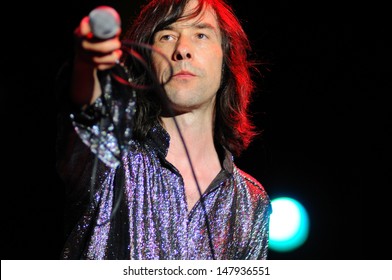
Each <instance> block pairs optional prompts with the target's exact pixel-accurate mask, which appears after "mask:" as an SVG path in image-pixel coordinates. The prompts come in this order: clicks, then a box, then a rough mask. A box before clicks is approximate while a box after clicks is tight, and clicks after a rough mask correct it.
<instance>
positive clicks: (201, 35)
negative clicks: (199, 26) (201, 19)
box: [196, 33, 208, 39]
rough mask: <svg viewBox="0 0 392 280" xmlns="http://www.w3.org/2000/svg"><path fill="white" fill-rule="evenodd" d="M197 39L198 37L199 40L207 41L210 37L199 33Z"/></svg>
mask: <svg viewBox="0 0 392 280" xmlns="http://www.w3.org/2000/svg"><path fill="white" fill-rule="evenodd" d="M196 37H197V38H198V39H207V38H208V36H207V35H206V34H204V33H198V34H197V35H196Z"/></svg>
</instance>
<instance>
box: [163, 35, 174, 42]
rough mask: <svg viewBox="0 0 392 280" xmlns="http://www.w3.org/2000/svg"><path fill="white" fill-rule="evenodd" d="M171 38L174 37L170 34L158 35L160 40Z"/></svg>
mask: <svg viewBox="0 0 392 280" xmlns="http://www.w3.org/2000/svg"><path fill="white" fill-rule="evenodd" d="M173 39H174V37H173V35H171V34H165V35H162V36H161V37H160V40H161V41H170V40H173Z"/></svg>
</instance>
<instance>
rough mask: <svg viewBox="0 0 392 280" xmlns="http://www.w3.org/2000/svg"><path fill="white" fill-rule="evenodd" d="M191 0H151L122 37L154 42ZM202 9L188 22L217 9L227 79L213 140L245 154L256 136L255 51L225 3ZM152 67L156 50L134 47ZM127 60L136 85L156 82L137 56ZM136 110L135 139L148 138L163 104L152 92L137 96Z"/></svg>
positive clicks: (212, 1) (205, 0) (210, 2)
mask: <svg viewBox="0 0 392 280" xmlns="http://www.w3.org/2000/svg"><path fill="white" fill-rule="evenodd" d="M189 1H190V0H152V1H149V2H148V3H147V4H146V5H144V6H143V7H142V10H141V13H140V14H139V15H138V17H136V18H135V20H134V21H133V24H132V25H131V27H130V28H129V29H128V31H127V32H126V33H125V34H124V37H123V38H122V39H123V41H124V45H125V46H126V45H127V44H126V43H127V42H134V43H140V44H144V45H145V44H152V43H153V37H154V34H155V33H156V32H158V31H160V30H162V29H163V28H165V27H166V26H168V25H170V24H172V23H174V22H176V21H177V20H179V19H181V18H182V17H183V12H184V10H185V7H186V5H187V3H188V2H189ZM198 2H199V3H198V6H197V8H196V9H195V10H194V12H193V13H191V14H190V15H187V17H189V18H194V17H197V16H198V15H199V14H200V13H201V12H202V11H203V10H204V8H205V7H206V6H209V7H212V9H213V10H214V11H215V13H216V15H217V19H218V24H219V26H220V29H221V33H222V49H223V70H222V71H223V75H222V81H221V86H220V89H219V91H218V93H217V99H216V100H217V101H216V108H215V109H216V111H215V122H214V129H215V131H214V137H215V141H216V142H217V143H220V144H221V145H223V146H224V147H225V148H227V149H228V150H229V151H231V152H232V153H233V154H234V155H237V156H238V155H240V154H241V152H242V151H243V150H245V149H246V148H247V147H248V145H249V144H250V142H251V141H252V139H253V138H254V136H255V135H256V134H257V132H256V130H255V126H254V125H253V123H252V121H251V118H250V114H249V104H250V101H251V94H252V92H253V91H254V88H255V83H254V81H253V80H252V75H251V71H252V70H253V69H255V67H254V66H255V64H254V63H253V62H252V61H250V59H249V52H250V51H251V47H250V44H249V40H248V37H247V35H246V34H245V32H244V30H243V28H242V26H241V24H240V21H239V19H238V18H237V17H236V16H235V14H234V12H233V9H232V8H231V6H229V5H228V4H227V3H226V2H225V0H198ZM135 49H136V50H137V52H139V53H141V54H142V55H143V57H145V58H146V62H147V64H149V65H150V64H151V61H150V58H151V50H149V49H146V48H137V47H136V48H135ZM123 62H124V64H125V66H126V67H128V68H129V72H130V73H132V76H133V79H134V82H137V83H139V84H149V83H151V82H152V81H151V78H149V75H148V71H146V69H145V68H143V67H141V66H140V64H139V63H137V62H136V61H135V58H134V57H133V56H132V55H129V54H128V55H127V52H125V55H124V57H123ZM137 98H138V100H137V112H136V115H135V119H134V120H135V123H134V136H135V137H137V138H139V139H143V138H145V137H146V135H147V133H148V131H149V129H150V128H151V127H152V126H153V125H154V124H156V122H157V121H159V115H160V113H161V112H162V107H161V102H159V98H158V97H157V95H156V94H154V92H153V91H146V92H142V93H141V94H138V96H137Z"/></svg>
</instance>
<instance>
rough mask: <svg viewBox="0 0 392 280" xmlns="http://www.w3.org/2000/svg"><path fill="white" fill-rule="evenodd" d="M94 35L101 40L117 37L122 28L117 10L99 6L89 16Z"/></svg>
mask: <svg viewBox="0 0 392 280" xmlns="http://www.w3.org/2000/svg"><path fill="white" fill-rule="evenodd" d="M89 18H90V21H89V23H90V27H91V31H92V33H93V35H94V36H95V37H96V38H99V39H103V40H105V39H109V38H111V37H113V36H114V35H116V33H117V31H118V29H119V28H120V27H121V19H120V16H119V14H118V13H117V11H116V10H115V9H113V8H112V7H109V6H104V5H103V6H98V7H97V8H95V9H94V10H92V11H91V12H90V14H89Z"/></svg>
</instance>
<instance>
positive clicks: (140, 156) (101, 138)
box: [58, 102, 271, 260]
mask: <svg viewBox="0 0 392 280" xmlns="http://www.w3.org/2000/svg"><path fill="white" fill-rule="evenodd" d="M97 104H98V105H99V102H98V103H97ZM101 130H102V127H100V126H98V125H89V126H86V125H81V124H80V123H77V122H75V121H74V122H73V130H72V129H71V130H70V133H69V134H68V135H67V136H61V137H62V140H63V141H65V142H66V143H67V144H66V146H67V147H66V149H65V150H64V151H65V152H64V155H65V156H63V157H62V159H61V160H59V163H58V170H59V172H60V175H61V177H62V179H63V181H64V183H65V185H66V191H67V203H68V205H69V206H70V208H69V212H68V214H70V213H72V215H73V216H74V217H76V220H74V222H75V223H76V225H75V226H73V228H72V230H70V234H69V235H68V237H67V240H66V243H65V246H64V250H63V253H62V258H63V259H135V260H136V259H144V260H152V259H166V260H169V259H176V260H193V259H200V260H207V259H221V260H234V259H266V258H267V252H268V233H269V231H268V225H269V217H270V214H271V206H270V200H269V197H268V195H267V193H266V192H265V190H264V188H263V186H262V185H261V184H260V183H259V182H258V181H257V180H256V179H254V178H253V177H251V176H250V175H248V174H247V173H245V172H243V171H242V170H240V169H239V168H238V167H237V166H236V165H235V164H234V162H233V158H232V156H231V154H230V153H229V152H228V151H226V150H224V149H223V148H222V151H223V153H222V157H221V158H222V159H221V160H222V166H223V168H222V170H221V171H220V172H219V174H217V176H216V178H215V179H214V180H213V181H212V182H211V184H210V185H209V187H208V189H207V190H206V191H205V193H204V194H203V196H202V199H200V200H199V201H198V202H197V203H196V204H195V205H194V207H193V209H192V210H191V211H188V207H187V202H186V197H185V190H184V182H183V179H182V177H181V174H180V173H179V172H178V170H177V169H176V168H175V167H174V166H173V165H172V164H170V162H168V161H167V160H166V159H165V158H166V154H167V151H168V147H169V143H170V137H169V135H168V133H167V132H166V131H165V130H164V129H163V128H162V126H160V125H156V126H155V127H153V129H151V131H150V133H149V135H148V138H147V140H146V141H145V142H139V141H136V140H132V141H130V142H129V145H128V148H127V152H126V154H125V156H123V157H122V158H121V159H119V158H118V157H115V156H114V155H116V154H117V155H118V145H117V144H116V141H115V138H114V137H113V135H112V134H111V133H110V131H111V129H110V127H105V133H103V131H101ZM95 154H98V158H99V159H100V160H94V155H95ZM91 179H94V180H91ZM92 181H93V182H95V183H94V184H92V183H91V182H92ZM114 208H116V209H114ZM70 215H71V214H70Z"/></svg>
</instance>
